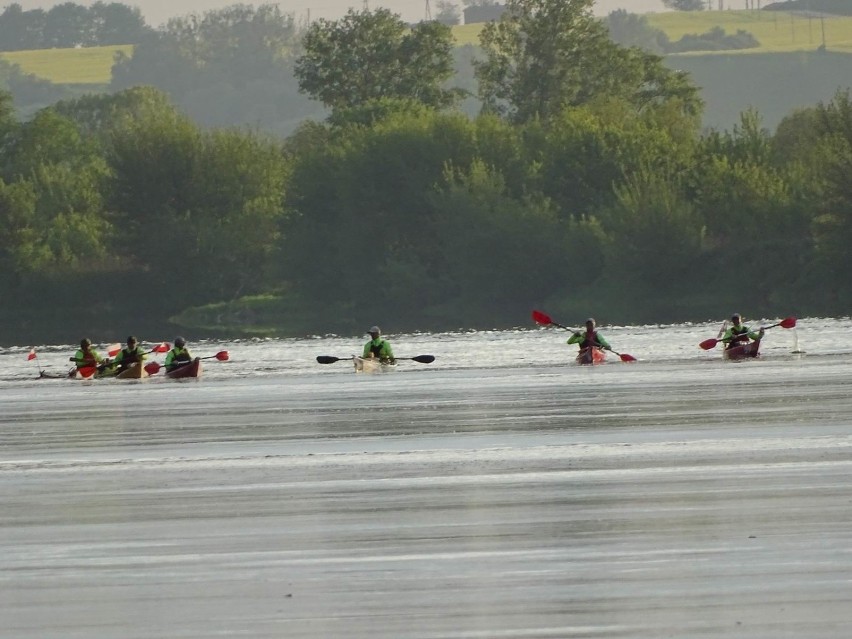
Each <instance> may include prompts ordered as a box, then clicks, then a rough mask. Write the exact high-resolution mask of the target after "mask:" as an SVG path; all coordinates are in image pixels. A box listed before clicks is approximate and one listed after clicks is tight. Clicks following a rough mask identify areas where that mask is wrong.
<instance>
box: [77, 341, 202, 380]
mask: <svg viewBox="0 0 852 639" xmlns="http://www.w3.org/2000/svg"><path fill="white" fill-rule="evenodd" d="M151 353H166V359H165V363H164V365H163V368H165V371H166V376H167V377H173V378H174V377H198V376H199V375H201V358H199V357H195V358H193V357H192V355H191V354H190V352H189V349H188V348H187V347H186V340H185V339H184V338H183V337H177V338H176V339H175V345H174V348H172V347H171V346H170V345H169V344H168V343H166V342H163V343H161V344H158V345H156V346H154V348H152V349H151V350H147V351H146V350H145V349H143V348H142V347H141V346H140V345H139V341H138V340H137V339H136V337H134V336H133V335H131V336H130V337H128V338H127V342H126V343H125V345H124V346H123V347H119V346H118V345H116V347H114V348H112V349H110V350H109V352H108V357H107V358H104V357H103V356H101V354H100V353H99V352H98V351H97V350H95V349H94V347H93V346H92V340H90V339H89V338H84V339H83V340H81V341H80V349H79V350H78V351H77V352H76V353H74V356H73V357H71V358H70V360H71V361H72V362H73V363H74V367H73V368H72V369H71V370H70V371H69V372H68V376H69V377H72V378H75V379H96V378H104V377H116V378H118V379H142V378H144V377H148V376H149V375H153V374H155V373H157V372H158V371H159V370H160V368H161V366H160V364H158V363H157V362H149V363H148V364H145V360H146V359H147V356H148V355H149V354H151Z"/></svg>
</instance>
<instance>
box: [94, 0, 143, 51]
mask: <svg viewBox="0 0 852 639" xmlns="http://www.w3.org/2000/svg"><path fill="white" fill-rule="evenodd" d="M89 15H90V20H91V22H92V29H93V32H94V37H95V43H96V44H98V45H100V46H103V45H109V44H138V43H139V42H141V41H142V39H143V37H144V36H145V35H146V34H147V33H149V32H150V31H151V29H150V28H149V27H148V25H147V24H146V23H145V19H144V18H143V17H142V12H141V11H140V10H139V7H129V6H127V5H126V4H121V3H119V2H110V3H109V4H107V3H105V2H100V1H98V2H95V3H94V4H93V5H92V6H91V9H90V10H89Z"/></svg>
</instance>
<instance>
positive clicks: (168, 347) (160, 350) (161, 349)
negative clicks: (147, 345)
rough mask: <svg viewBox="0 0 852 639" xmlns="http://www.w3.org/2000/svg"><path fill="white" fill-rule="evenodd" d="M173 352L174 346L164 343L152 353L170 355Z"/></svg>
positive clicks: (153, 349)
mask: <svg viewBox="0 0 852 639" xmlns="http://www.w3.org/2000/svg"><path fill="white" fill-rule="evenodd" d="M170 350H172V345H171V344H169V343H168V342H162V343H161V344H157V345H156V346H155V347H154V348H152V349H151V352H152V353H168V352H169V351H170Z"/></svg>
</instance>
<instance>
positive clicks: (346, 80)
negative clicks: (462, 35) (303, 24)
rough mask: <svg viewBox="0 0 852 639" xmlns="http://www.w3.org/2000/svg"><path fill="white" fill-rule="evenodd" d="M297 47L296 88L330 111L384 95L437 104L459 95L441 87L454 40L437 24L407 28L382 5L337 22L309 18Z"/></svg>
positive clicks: (449, 69)
mask: <svg viewBox="0 0 852 639" xmlns="http://www.w3.org/2000/svg"><path fill="white" fill-rule="evenodd" d="M302 46H303V47H304V53H303V54H302V55H301V56H300V57H299V59H298V60H297V62H296V68H295V73H296V78H297V79H298V80H299V86H300V87H301V89H302V91H304V92H305V93H307V94H308V95H310V96H311V97H313V98H314V99H316V100H319V101H320V102H322V103H323V104H325V105H326V106H327V107H329V108H330V109H332V110H340V109H351V108H357V107H363V106H364V105H366V104H368V103H369V102H371V101H375V100H382V99H384V98H390V99H401V100H405V99H414V100H416V101H418V102H421V103H423V104H426V105H429V106H434V107H438V108H441V107H447V106H452V105H453V104H454V103H456V102H457V101H458V99H459V98H460V97H461V96H460V94H459V92H458V91H453V90H449V89H444V88H443V84H444V83H445V82H446V81H447V80H448V79H449V78H450V77H451V76H452V74H453V55H452V50H453V41H452V34H451V31H450V28H449V27H448V26H446V25H444V24H441V23H440V22H419V23H418V24H416V25H414V26H413V27H409V26H408V25H406V24H405V22H403V21H402V19H400V18H399V16H396V15H394V14H392V13H391V12H390V11H388V10H387V9H378V10H376V11H368V10H364V11H355V10H352V9H350V10H349V12H348V13H347V14H346V16H345V17H343V18H342V19H340V20H333V21H329V20H319V21H317V22H314V23H313V24H312V25H311V26H310V27H309V28H308V30H307V32H306V33H305V34H304V36H303V38H302Z"/></svg>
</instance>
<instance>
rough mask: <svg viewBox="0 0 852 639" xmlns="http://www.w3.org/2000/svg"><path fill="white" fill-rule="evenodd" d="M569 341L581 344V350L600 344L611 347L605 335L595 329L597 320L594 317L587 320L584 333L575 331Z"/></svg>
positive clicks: (607, 347) (602, 346)
mask: <svg viewBox="0 0 852 639" xmlns="http://www.w3.org/2000/svg"><path fill="white" fill-rule="evenodd" d="M568 343H569V344H579V345H580V350H581V351H582V350H583V349H585V348H588V347H589V346H598V347H600V348H606V349H609V348H610V346H609V342H607V341H606V339H604V336H603V335H601V334H600V333H598V332H597V331H596V330H595V320H594V318H593V317H590V318H589V319H587V320H586V331H585V332H584V333H580V332H578V331H575V332H574V334H573V335H571V337H569V338H568Z"/></svg>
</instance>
